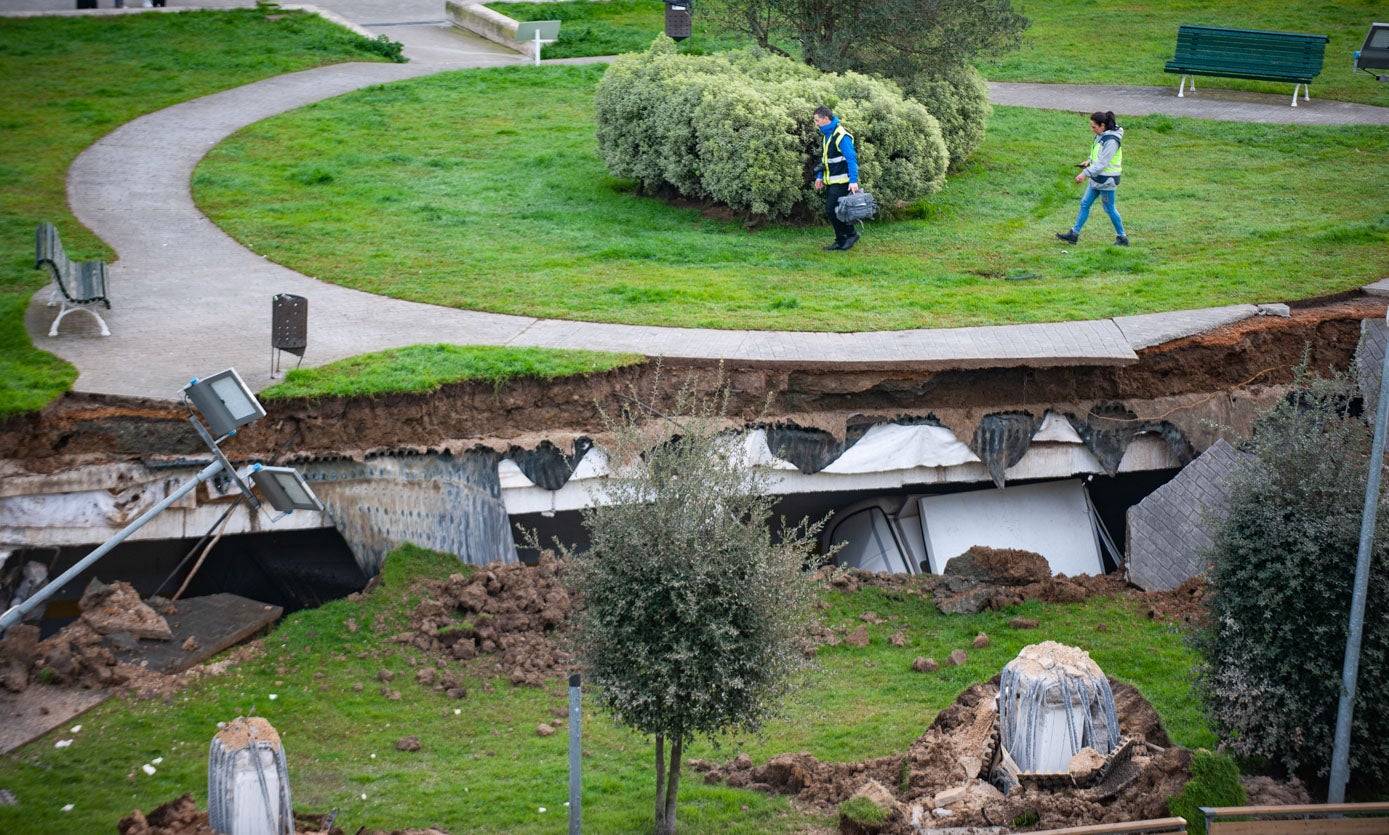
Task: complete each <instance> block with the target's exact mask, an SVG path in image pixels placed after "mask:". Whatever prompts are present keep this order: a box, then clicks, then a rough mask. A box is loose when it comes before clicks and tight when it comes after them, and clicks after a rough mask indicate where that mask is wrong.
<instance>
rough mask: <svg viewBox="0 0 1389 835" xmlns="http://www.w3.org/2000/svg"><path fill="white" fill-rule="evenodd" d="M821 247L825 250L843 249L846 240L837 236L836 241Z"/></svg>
mask: <svg viewBox="0 0 1389 835" xmlns="http://www.w3.org/2000/svg"><path fill="white" fill-rule="evenodd" d="M820 248H821V249H824V250H830V249H843V248H844V242H843V241H841V240H839V239H838V238H835V239H834V243H832V244H829V245H828V246H822V247H820Z"/></svg>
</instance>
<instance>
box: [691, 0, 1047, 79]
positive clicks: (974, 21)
mask: <svg viewBox="0 0 1389 835" xmlns="http://www.w3.org/2000/svg"><path fill="white" fill-rule="evenodd" d="M700 13H707V14H711V15H714V16H715V17H716V18H717V19H718V20H719V21H720V23H721V24H722V25H723V26H725V27H727V28H730V29H733V30H735V31H739V32H742V33H744V34H746V35H748V36H749V37H751V38H752V39H753V40H754V41H756V42H757V43H758V45H760V46H762V47H763V48H765V49H768V50H771V51H773V52H778V53H780V54H782V55H787V56H793V55H799V56H800V57H801V58H802V59H803V60H804V61H805V62H806V63H807V64H810V65H811V66H813V67H818V68H819V69H821V70H825V71H827V72H844V71H846V70H854V71H856V72H872V73H877V74H879V75H885V76H887V77H889V78H894V79H909V78H912V77H913V76H917V75H920V74H922V73H925V74H927V75H939V74H940V73H942V72H945V71H946V70H948V69H950V68H952V67H958V66H961V65H965V64H972V63H973V62H974V61H975V60H977V59H978V58H979V57H980V56H985V55H989V56H992V55H996V54H998V53H1000V52H1006V51H1008V50H1011V49H1016V48H1017V47H1018V46H1019V45H1020V44H1021V43H1022V33H1023V31H1024V30H1025V29H1026V28H1027V26H1028V20H1027V18H1026V17H1023V16H1022V15H1021V14H1018V13H1017V12H1016V11H1014V9H1013V6H1012V3H1011V2H1010V0H930V1H929V2H928V1H927V0H704V2H703V3H702V4H701V6H700Z"/></svg>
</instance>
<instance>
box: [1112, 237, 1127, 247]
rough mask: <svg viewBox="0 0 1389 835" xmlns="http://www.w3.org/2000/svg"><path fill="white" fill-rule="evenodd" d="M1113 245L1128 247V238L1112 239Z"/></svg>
mask: <svg viewBox="0 0 1389 835" xmlns="http://www.w3.org/2000/svg"><path fill="white" fill-rule="evenodd" d="M1114 245H1115V246H1128V245H1129V236H1128V235H1120V236H1118V237H1117V238H1115V239H1114Z"/></svg>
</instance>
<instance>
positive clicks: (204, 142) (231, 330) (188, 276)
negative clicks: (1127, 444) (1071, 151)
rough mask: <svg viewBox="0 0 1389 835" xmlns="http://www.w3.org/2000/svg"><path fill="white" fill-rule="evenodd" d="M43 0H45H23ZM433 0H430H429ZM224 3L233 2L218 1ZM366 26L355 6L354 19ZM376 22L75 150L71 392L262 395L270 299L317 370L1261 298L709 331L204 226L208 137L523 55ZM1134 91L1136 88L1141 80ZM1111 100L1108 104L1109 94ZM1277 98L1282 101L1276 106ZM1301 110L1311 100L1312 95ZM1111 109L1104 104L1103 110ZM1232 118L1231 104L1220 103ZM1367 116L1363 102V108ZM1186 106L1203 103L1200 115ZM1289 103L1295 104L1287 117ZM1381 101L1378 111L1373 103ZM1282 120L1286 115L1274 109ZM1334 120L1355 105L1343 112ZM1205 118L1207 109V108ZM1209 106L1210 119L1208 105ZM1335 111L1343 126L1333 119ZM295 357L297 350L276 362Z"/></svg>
mask: <svg viewBox="0 0 1389 835" xmlns="http://www.w3.org/2000/svg"><path fill="white" fill-rule="evenodd" d="M33 2H36V3H46V2H52V0H33ZM420 2H422V0H404V2H401V3H396V4H380V5H378V4H367V3H365V2H364V0H328V2H325V3H323V4H322V5H325V6H329V7H333V6H335V5H337V6H341V7H347V9H346V10H348V11H355V12H356V13H357V14H358V15H361V14H371V13H378V14H379V12H380V10H381V8H382V6H384V5H390V6H391V7H392V8H393V9H395V10H397V11H399V9H400V8H406V10H407V11H409V10H410V9H409V8H407V7H412V4H413V7H414V8H420V7H419V6H418V4H419V3H420ZM429 2H430V3H431V4H433V3H437V2H438V0H429ZM224 5H239V4H238V3H235V2H227V3H224ZM359 20H360V17H359ZM398 20H399V22H392V21H380V20H375V21H372V20H368V21H365V22H364V23H361V24H359V25H364V26H366V27H367V30H368V31H370V32H375V31H377V30H378V28H380V29H381V30H382V31H385V32H387V33H388V34H390V36H391V37H393V38H395V39H397V40H401V41H402V43H405V44H406V46H407V55H412V56H413V60H412V62H411V63H409V64H404V65H398V64H341V65H336V66H331V67H324V68H320V69H317V70H310V71H306V72H300V73H294V74H290V75H285V76H280V77H277V78H272V79H268V80H266V81H262V82H258V83H255V84H250V85H247V86H244V87H241V88H237V89H235V90H229V91H226V92H223V93H218V94H216V95H212V96H207V97H205V98H202V99H198V100H195V101H191V102H186V103H184V104H180V105H176V106H174V107H170V108H167V109H165V110H162V111H159V112H157V113H152V114H150V115H147V116H144V117H141V118H139V119H136V120H135V121H133V122H130V123H129V124H127V125H124V126H122V127H121V128H119V129H117V130H115V131H113V132H112V133H111V134H109V135H107V136H105V137H103V138H102V139H100V140H99V141H98V142H96V143H95V144H94V145H92V146H91V147H90V148H89V149H87V150H86V151H84V152H83V153H82V154H81V155H80V156H79V157H78V158H77V160H76V161H75V162H74V163H73V165H72V168H71V169H70V171H69V175H68V195H69V202H70V203H71V204H72V206H73V207H74V212H75V214H76V215H77V217H78V219H79V220H81V221H82V222H83V223H84V224H85V225H87V226H88V227H89V228H91V229H92V230H93V231H94V232H95V233H96V234H97V235H98V236H100V237H101V238H102V239H103V240H105V241H106V242H107V243H108V244H110V245H111V246H112V247H113V248H114V249H115V250H116V252H117V256H118V257H117V260H116V261H115V262H113V263H112V265H111V271H112V275H111V295H112V298H113V306H112V310H111V311H109V312H104V315H105V317H106V319H107V322H108V324H109V325H110V329H111V333H112V335H111V336H109V337H100V336H98V335H97V330H96V328H95V327H94V325H93V324H91V323H92V320H91V319H90V317H87V316H83V315H80V314H79V315H74V316H69V317H67V318H66V319H64V321H63V325H62V330H61V332H60V335H59V336H58V337H56V338H50V337H48V335H47V333H48V326H49V323H50V322H51V321H52V317H53V311H52V310H50V309H48V308H46V307H45V306H44V304H43V303H44V302H45V301H46V300H47V297H48V291H47V290H46V289H45V290H43V291H41V292H40V293H38V294H36V296H35V298H34V300H33V302H32V303H31V305H30V308H29V310H28V315H27V318H26V326H27V327H28V329H29V332H30V334H31V336H32V338H33V340H34V343H35V344H36V345H38V346H39V347H42V348H44V349H46V350H49V351H52V352H53V353H55V354H57V355H58V356H61V357H63V358H64V359H66V360H68V361H69V362H71V363H73V364H74V365H75V366H76V367H77V368H78V370H79V377H78V380H77V382H76V384H75V385H74V387H73V388H74V390H75V391H79V392H89V393H97V394H111V395H123V396H135V397H150V398H157V399H175V398H177V396H178V392H179V390H180V389H181V388H182V386H183V385H184V384H185V383H187V381H188V379H189V377H191V376H205V375H207V374H210V373H212V372H215V371H219V370H221V369H223V368H226V367H228V366H232V367H235V368H237V370H238V371H239V372H240V373H241V375H242V376H243V377H244V378H245V379H246V380H247V382H248V383H249V384H250V385H251V386H252V387H253V388H256V389H259V388H262V387H264V386H266V385H268V384H270V383H272V382H273V380H272V379H271V377H270V358H271V349H270V319H271V298H272V297H273V296H274V295H276V294H279V293H291V294H294V295H299V296H304V297H305V298H307V299H308V302H309V310H308V322H309V337H308V352H307V353H306V355H305V358H304V364H305V365H308V366H314V365H322V364H324V363H328V362H331V361H334V360H338V359H342V358H344V357H348V356H352V355H355V354H361V353H366V352H369V351H378V350H382V349H386V348H393V347H400V346H404V345H411V344H417V343H422V342H447V343H456V344H489V345H514V346H544V347H555V348H586V349H595V350H612V351H631V352H637V353H643V354H648V355H652V356H666V357H682V358H708V359H729V360H737V361H745V362H768V363H775V362H786V361H795V362H826V363H840V364H843V365H845V366H848V367H888V366H911V367H926V368H978V367H991V366H1001V365H1009V366H1015V365H1029V366H1053V365H1071V364H1085V365H1094V364H1118V363H1126V362H1131V361H1133V360H1135V359H1136V354H1135V350H1136V349H1140V348H1143V347H1146V346H1148V345H1153V344H1157V343H1160V342H1163V341H1167V340H1169V339H1174V338H1177V337H1180V336H1185V335H1190V334H1193V333H1198V332H1201V331H1203V330H1208V329H1211V328H1214V327H1218V326H1220V325H1223V324H1227V323H1229V322H1233V321H1237V320H1239V319H1243V318H1247V317H1249V316H1252V315H1257V313H1258V312H1259V311H1258V309H1257V308H1255V307H1254V306H1253V305H1236V306H1231V307H1223V308H1213V309H1208V310H1196V311H1180V312H1175V313H1161V314H1152V315H1146V316H1133V317H1123V318H1118V319H1106V320H1099V321H1086V322H1067V323H1056V324H1039V325H1015V326H998V327H977V328H957V329H950V330H913V331H896V332H872V333H851V334H834V333H786V332H766V331H710V330H698V329H686V328H658V327H638V326H627V325H604V324H591V323H582V322H566V321H556V320H540V319H532V318H526V317H518V316H503V315H495V314H488V313H478V312H471V311H462V310H455V309H452V308H440V307H434V306H431V305H425V304H418V303H413V302H405V301H399V300H395V299H390V298H386V297H382V296H375V295H371V294H367V293H362V292H359V291H355V290H350V289H346V288H343V287H339V286H336V285H332V284H327V283H323V282H319V281H316V280H314V279H312V278H309V277H306V276H303V275H300V274H299V273H296V272H294V271H292V270H289V269H287V268H285V267H281V266H279V265H276V264H273V263H270V262H268V261H266V260H265V259H264V258H263V257H262V256H259V255H256V254H255V253H253V252H251V251H250V250H248V249H246V248H245V247H243V246H241V245H240V244H239V243H237V242H236V241H234V240H232V239H231V238H230V237H229V236H228V235H226V234H225V233H223V232H222V231H221V230H220V229H218V228H217V227H216V226H215V225H213V224H212V223H211V222H210V221H209V220H208V219H207V218H206V217H204V216H203V215H202V213H201V212H199V211H198V209H197V207H196V206H195V205H194V204H193V200H192V196H191V193H190V190H189V183H190V180H191V177H192V173H193V169H194V167H195V166H196V164H197V163H198V161H199V160H201V159H202V157H203V156H204V155H205V154H206V153H207V151H208V150H209V149H211V148H212V147H213V146H215V145H216V144H217V143H218V142H220V141H221V140H222V139H223V138H225V137H226V136H228V135H230V134H231V133H233V132H234V131H236V130H238V129H240V128H241V127H243V126H245V125H248V124H251V123H253V122H256V121H260V120H262V119H265V118H268V117H270V116H273V115H275V114H277V113H282V112H285V111H288V110H292V109H295V108H298V107H302V106H304V105H306V104H309V103H312V102H315V101H319V100H322V99H325V98H329V97H331V96H336V95H341V94H343V93H346V92H349V91H351V90H355V89H359V88H361V87H364V86H367V85H370V84H381V83H387V82H391V81H399V80H402V79H407V78H412V77H417V76H422V75H428V74H432V73H436V72H441V71H445V70H449V69H459V68H477V67H489V66H499V65H504V64H518V63H524V62H525V60H526V59H524V58H522V57H520V56H519V55H517V54H516V53H514V52H510V51H509V50H505V49H503V48H501V47H497V46H495V45H493V44H490V43H488V42H486V41H482V40H480V39H476V38H470V37H467V36H464V35H462V34H461V33H458V32H457V31H456V30H452V29H450V28H449V27H447V26H445V25H442V24H440V23H439V22H437V21H429V20H420V19H419V18H415V19H413V20H409V19H398ZM1114 90H1128V91H1130V92H1129V96H1130V98H1129V99H1126V100H1125V104H1124V105H1122V106H1121V107H1120V108H1119V109H1120V110H1123V111H1125V112H1133V113H1137V112H1176V109H1175V108H1173V109H1158V110H1151V111H1143V110H1139V109H1138V108H1137V107H1135V106H1133V104H1134V103H1135V102H1137V101H1140V100H1143V99H1144V98H1145V97H1146V98H1151V99H1152V100H1153V101H1154V102H1156V101H1157V100H1159V99H1166V100H1167V103H1168V106H1169V107H1171V106H1172V105H1173V104H1174V103H1175V104H1176V105H1180V106H1181V108H1183V109H1182V110H1181V111H1180V112H1181V113H1182V115H1194V116H1197V117H1201V113H1200V112H1199V111H1201V110H1202V108H1203V107H1206V108H1210V105H1211V103H1212V101H1213V99H1214V97H1212V96H1209V95H1207V94H1206V92H1205V91H1204V90H1203V91H1202V96H1203V97H1204V98H1203V100H1201V101H1197V100H1196V99H1195V98H1194V97H1193V98H1189V99H1180V100H1179V99H1176V98H1175V96H1174V95H1173V94H1172V91H1170V90H1169V91H1166V92H1165V93H1162V92H1159V91H1158V89H1157V88H1114ZM1135 90H1137V92H1135ZM991 94H992V95H993V96H994V98H995V100H996V101H998V103H1000V104H1026V106H1033V107H1051V106H1055V107H1058V108H1064V109H1068V110H1077V111H1089V110H1091V109H1096V108H1097V107H1098V105H1093V104H1091V103H1088V102H1089V100H1088V99H1086V98H1085V96H1086V95H1087V94H1093V91H1090V90H1089V89H1088V88H1074V89H1070V88H1067V87H1064V86H1062V85H998V84H994V85H991ZM1100 95H1110V96H1111V98H1109V99H1108V101H1114V100H1116V99H1115V98H1114V96H1115V95H1116V94H1114V93H1112V92H1111V93H1101V94H1100ZM1264 98H1265V99H1268V100H1269V101H1265V102H1262V104H1261V103H1260V102H1257V101H1254V102H1249V103H1248V104H1249V106H1251V107H1254V108H1255V109H1256V110H1257V109H1259V108H1260V107H1262V110H1263V111H1264V112H1266V113H1267V117H1268V119H1269V120H1276V121H1288V120H1289V119H1290V118H1295V119H1299V120H1301V119H1304V118H1306V116H1307V115H1309V114H1313V113H1314V112H1316V111H1317V108H1314V107H1309V106H1308V105H1307V104H1304V105H1301V106H1299V108H1298V109H1297V110H1296V111H1293V108H1290V107H1288V104H1287V101H1286V100H1285V99H1284V98H1283V97H1281V96H1266V97H1264ZM1273 100H1276V102H1277V103H1276V104H1275V102H1274V101H1273ZM1310 104H1312V105H1316V104H1318V102H1317V101H1316V100H1315V99H1314V100H1313V101H1312V102H1311V103H1310ZM1327 104H1329V105H1337V107H1336V108H1334V109H1335V111H1336V112H1337V113H1339V114H1342V115H1341V116H1340V117H1338V118H1351V119H1357V118H1372V119H1376V120H1380V119H1383V120H1384V121H1383V122H1376V123H1384V124H1389V109H1386V108H1364V107H1362V106H1353V105H1352V106H1345V105H1341V104H1340V103H1327ZM1112 107H1113V105H1112V104H1111V105H1110V106H1109V107H1107V108H1106V109H1110V108H1112ZM1213 109H1214V110H1218V111H1220V112H1222V113H1228V112H1229V110H1230V108H1229V107H1228V106H1224V105H1221V106H1218V107H1215V108H1213ZM1362 110H1363V111H1366V112H1364V113H1362V112H1361V111H1362ZM1193 111H1196V112H1193ZM1287 111H1293V114H1287ZM1381 111H1382V112H1381ZM1278 114H1284V115H1283V117H1282V118H1278ZM1344 114H1350V115H1349V116H1348V117H1347V116H1345V115H1344ZM1206 117H1207V118H1211V116H1206ZM1216 118H1218V117H1216ZM1342 123H1344V122H1342ZM284 359H285V362H286V364H288V365H292V364H293V363H294V362H295V361H296V358H295V357H293V356H286V357H285V358H284Z"/></svg>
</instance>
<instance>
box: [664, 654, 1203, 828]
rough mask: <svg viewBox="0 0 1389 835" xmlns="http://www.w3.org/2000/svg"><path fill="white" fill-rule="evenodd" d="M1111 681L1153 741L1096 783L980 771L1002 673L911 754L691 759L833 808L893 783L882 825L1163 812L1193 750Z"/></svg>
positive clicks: (946, 714) (1050, 820)
mask: <svg viewBox="0 0 1389 835" xmlns="http://www.w3.org/2000/svg"><path fill="white" fill-rule="evenodd" d="M1110 684H1111V687H1112V688H1113V690H1114V692H1115V704H1116V708H1117V710H1118V713H1119V727H1120V728H1121V729H1122V730H1123V732H1124V733H1125V735H1127V736H1133V737H1140V736H1141V737H1143V738H1145V739H1146V741H1147V742H1149V743H1152V745H1142V746H1140V748H1139V751H1138V753H1136V754H1135V755H1134V756H1133V758H1132V759H1131V760H1130V761H1129V763H1127V764H1125V765H1124V766H1123V767H1116V768H1114V769H1113V770H1112V771H1111V773H1110V776H1109V777H1107V778H1106V780H1105V781H1104V782H1102V783H1101V784H1100V785H1098V786H1096V787H1093V788H1085V789H1080V788H1068V789H1058V790H1042V789H1036V788H1027V787H1017V788H1014V789H1013V790H1012V791H1011V792H1009V793H1008V794H1007V795H1004V794H1003V793H1001V792H1000V791H998V790H997V789H996V788H994V787H993V786H992V785H990V784H988V783H987V782H986V781H985V780H981V779H979V775H980V774H981V773H982V771H983V769H984V768H985V767H986V765H987V763H988V761H989V758H990V756H991V754H992V747H993V745H994V744H995V737H994V727H995V721H996V717H997V708H996V706H995V701H994V700H995V697H996V696H997V693H998V682H997V679H995V680H994V681H992V682H989V683H987V684H977V685H974V686H972V687H970V688H969V689H967V690H965V691H964V692H963V693H961V694H960V696H959V697H958V698H957V699H956V700H955V702H954V703H953V704H952V705H950V706H949V707H947V708H946V709H945V710H943V711H941V712H940V714H939V715H937V717H936V720H935V721H934V722H933V723H932V724H931V726H930V727H929V728H928V729H927V730H926V732H925V733H924V734H922V736H921V737H919V738H918V739H917V740H916V741H915V742H914V743H912V744H911V746H910V747H909V748H908V749H907V752H906V754H905V756H890V757H880V758H877V759H873V760H865V761H863V762H855V763H822V762H820V761H818V760H817V759H815V757H813V756H811V755H810V754H808V753H804V752H803V753H799V754H782V755H780V756H777V757H773V758H772V759H771V760H769V761H768V762H767V763H765V764H763V765H754V764H753V763H752V762H751V760H750V759H749V758H747V757H746V756H739V757H738V758H736V759H734V760H730V761H729V762H727V763H724V764H723V765H721V766H715V765H713V764H711V763H707V762H704V761H700V760H692V761H690V763H689V765H690V766H691V767H692V768H694V769H696V770H701V771H704V772H705V777H704V779H705V780H706V781H707V782H726V783H727V784H728V785H730V786H740V787H747V788H752V789H756V790H760V791H765V792H768V793H776V794H790V795H794V796H795V798H796V800H797V801H798V802H800V803H804V804H807V805H809V806H811V807H813V808H814V809H816V810H817V811H819V812H821V813H829V812H832V811H833V810H834V808H835V807H836V806H837V805H838V804H839V803H842V802H843V801H845V800H847V799H849V798H850V797H852V796H853V795H854V793H855V792H857V791H859V790H860V789H861V788H862V787H863V786H865V785H866V784H867V783H868V781H870V780H872V781H876V782H877V783H879V784H880V785H882V786H884V787H887V788H888V790H889V791H890V792H891V793H893V795H894V799H895V802H896V804H897V808H896V812H897V814H895V815H893V816H892V818H891V820H890V821H889V823H888V825H887V826H886V827H885V828H884V829H883V830H881V831H883V832H893V833H895V832H900V833H908V832H915V831H917V827H919V828H920V829H933V828H943V827H965V826H1001V825H1002V826H1011V825H1012V823H1013V821H1015V820H1017V819H1019V818H1020V817H1023V816H1024V815H1026V816H1028V817H1029V818H1030V817H1031V816H1033V815H1035V816H1036V820H1037V823H1036V825H1037V826H1038V827H1039V828H1054V827H1063V826H1072V825H1081V824H1092V823H1111V822H1119V821H1127V820H1140V819H1143V818H1154V817H1166V816H1167V814H1168V813H1167V807H1166V799H1167V798H1168V797H1169V796H1172V795H1175V794H1177V793H1178V792H1180V791H1181V788H1182V786H1183V785H1185V783H1186V781H1187V780H1188V779H1189V778H1190V771H1189V767H1190V762H1191V759H1190V754H1189V752H1186V751H1183V750H1180V749H1176V748H1170V747H1167V745H1166V743H1167V734H1166V732H1165V731H1163V729H1162V725H1161V723H1160V722H1159V721H1158V717H1157V712H1156V711H1155V710H1154V709H1153V707H1152V705H1150V704H1148V702H1147V700H1145V699H1144V698H1143V697H1142V695H1141V694H1139V693H1138V691H1137V690H1135V689H1134V688H1132V687H1130V686H1128V685H1126V684H1123V683H1122V682H1115V681H1111V682H1110ZM913 821H916V824H915V825H914V824H913V823H912V822H913Z"/></svg>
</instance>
